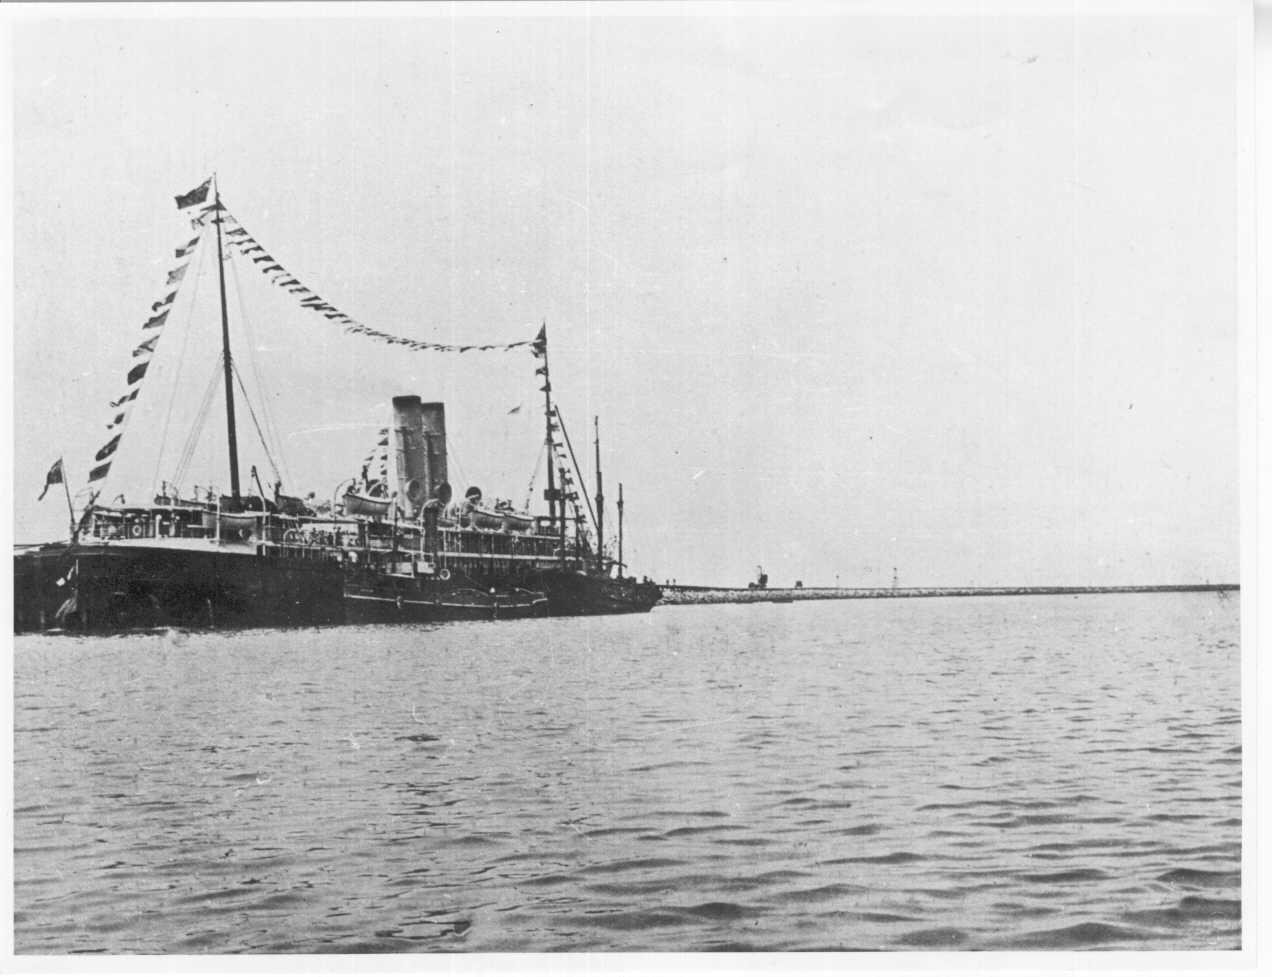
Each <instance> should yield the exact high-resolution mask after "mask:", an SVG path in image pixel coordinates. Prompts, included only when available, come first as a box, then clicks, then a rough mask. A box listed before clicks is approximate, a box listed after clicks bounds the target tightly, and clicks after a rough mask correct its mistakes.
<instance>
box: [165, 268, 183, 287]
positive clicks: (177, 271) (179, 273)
mask: <svg viewBox="0 0 1272 977" xmlns="http://www.w3.org/2000/svg"><path fill="white" fill-rule="evenodd" d="M185 270H186V266H185V265H177V267H175V268H173V269H172V271H170V272H168V284H169V285H175V284H177V282H179V281H181V279H183V278H185Z"/></svg>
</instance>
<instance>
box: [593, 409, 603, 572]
mask: <svg viewBox="0 0 1272 977" xmlns="http://www.w3.org/2000/svg"><path fill="white" fill-rule="evenodd" d="M592 425H593V427H594V428H595V429H596V569H597V572H598V573H600V572H604V570H605V489H604V487H603V483H602V481H601V419H600V418H599V417H597V416H596V415H595V414H594V415H592Z"/></svg>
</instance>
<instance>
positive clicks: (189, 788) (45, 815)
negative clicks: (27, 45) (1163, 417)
mask: <svg viewBox="0 0 1272 977" xmlns="http://www.w3.org/2000/svg"><path fill="white" fill-rule="evenodd" d="M1237 642H1238V601H1237V599H1236V598H1235V597H1234V598H1233V599H1229V600H1223V599H1220V598H1219V597H1217V596H1216V595H1214V594H1171V595H1142V596H1141V595H1134V596H1132V595H1110V596H1095V597H1091V596H1084V597H1079V598H1072V597H1038V598H986V599H969V598H964V599H932V600H894V601H860V602H858V601H845V602H818V603H803V604H798V603H797V604H791V605H751V606H714V607H667V608H658V609H656V610H655V611H654V612H653V613H652V614H651V615H649V616H641V617H631V618H619V617H616V618H601V619H593V620H551V621H538V622H524V621H523V622H509V623H491V624H456V625H447V626H443V627H431V628H430V627H420V628H394V627H385V628H334V629H326V630H315V631H303V632H275V631H255V632H247V633H239V634H234V635H222V634H178V633H172V634H168V635H154V636H151V635H146V636H141V637H138V636H130V637H120V638H108V639H100V638H98V639H74V638H48V637H26V638H22V639H19V640H18V641H17V643H16V652H15V662H14V670H15V690H14V694H15V740H14V752H15V772H14V777H15V784H14V786H15V805H16V814H15V822H14V833H15V874H16V883H15V909H16V912H15V930H16V932H15V938H16V948H17V950H18V951H19V952H28V953H48V952H54V953H62V952H94V951H96V952H111V953H118V952H177V953H192V952H234V951H241V952H276V951H278V952H320V951H351V952H367V951H380V950H386V951H392V950H402V951H429V950H442V951H455V950H473V951H499V950H519V951H526V950H704V949H746V948H754V949H763V950H795V949H855V948H860V949H955V948H979V949H997V948H1003V949H1050V948H1056V949H1076V948H1100V949H1141V948H1142V949H1153V950H1161V949H1182V948H1199V949H1225V948H1236V947H1238V946H1239V945H1240V942H1241V910H1240V867H1241V849H1240V835H1241V820H1240V818H1241V806H1240V801H1241V748H1240V715H1239V695H1238V689H1239V671H1240V667H1239V666H1240V662H1239V653H1238V644H1237Z"/></svg>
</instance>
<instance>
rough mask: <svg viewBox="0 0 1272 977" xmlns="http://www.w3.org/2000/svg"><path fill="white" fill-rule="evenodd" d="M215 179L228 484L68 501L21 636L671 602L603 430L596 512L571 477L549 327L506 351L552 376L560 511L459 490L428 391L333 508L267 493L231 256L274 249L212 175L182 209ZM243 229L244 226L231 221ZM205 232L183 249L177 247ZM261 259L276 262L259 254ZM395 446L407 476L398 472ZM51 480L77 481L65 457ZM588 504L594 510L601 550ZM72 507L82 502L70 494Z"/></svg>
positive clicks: (109, 448)
mask: <svg viewBox="0 0 1272 977" xmlns="http://www.w3.org/2000/svg"><path fill="white" fill-rule="evenodd" d="M209 187H211V188H212V196H213V202H212V203H211V204H210V205H208V206H207V207H204V208H203V210H202V211H201V212H200V218H196V220H195V222H194V223H195V225H196V226H200V225H206V224H211V226H212V227H214V228H215V240H216V257H217V259H218V260H217V266H218V278H219V286H220V312H221V353H220V358H221V368H222V370H223V374H224V383H225V413H226V431H227V441H228V444H227V448H228V473H229V491H228V492H226V493H222V492H220V491H218V490H216V489H214V488H209V489H207V490H205V491H203V492H200V491H198V490H196V491H195V492H194V493H191V495H189V496H183V493H182V492H181V491H180V489H179V488H177V487H176V486H175V485H173V486H170V485H169V484H168V483H166V482H165V483H164V484H163V487H162V490H161V491H160V492H158V493H157V494H156V495H155V497H154V500H153V503H152V504H149V505H140V506H138V505H125V504H122V502H121V504H118V505H104V504H99V502H98V499H99V497H100V488H98V490H97V491H95V492H94V493H93V494H92V495H91V497H90V498H89V501H88V503H87V504H86V505H85V507H84V509H83V511H82V513H80V514H79V515H78V517H77V516H76V514H75V513H74V510H73V509H72V512H71V527H72V528H71V538H70V540H69V541H68V542H60V543H49V544H45V545H42V546H28V547H22V548H19V549H17V550H15V555H14V626H15V630H16V631H18V632H22V631H32V630H55V629H62V630H70V631H84V632H94V633H100V632H116V631H125V630H131V629H136V628H148V627H195V628H205V627H210V628H231V627H256V626H274V627H288V626H312V625H326V624H341V623H346V622H348V623H361V622H435V621H449V620H460V619H472V618H477V619H506V618H517V617H530V616H540V615H545V614H559V615H574V614H617V613H630V612H643V611H648V610H649V609H650V608H652V607H653V606H654V604H655V603H657V601H658V599H659V598H660V597H661V591H660V590H659V588H658V587H657V586H656V585H655V584H653V583H652V582H651V581H640V582H638V581H636V580H635V579H634V578H628V577H625V576H623V573H624V570H625V569H626V568H625V566H624V565H623V560H622V505H623V502H622V494H621V486H620V496H619V547H618V549H619V555H618V558H617V559H614V558H611V557H610V556H609V555H608V554H607V553H606V550H605V546H604V543H603V540H604V536H603V527H604V495H603V492H602V489H601V473H600V439H599V422H598V425H597V440H596V445H597V474H596V478H597V491H596V508H595V509H593V508H592V506H591V500H589V499H587V497H586V495H583V496H581V495H580V492H579V491H578V490H577V489H576V482H575V479H576V478H577V481H578V483H579V484H581V483H582V481H583V476H582V473H581V471H580V470H579V468H578V465H577V463H575V458H574V450H573V447H572V446H571V445H570V444H569V436H568V434H567V433H566V432H565V426H564V421H563V419H562V417H561V413H560V410H559V409H558V407H557V406H556V405H555V404H554V403H553V400H552V392H551V391H552V385H551V380H550V374H549V371H548V339H547V326H546V324H544V326H543V328H541V329H540V330H539V332H538V335H537V336H536V337H535V338H534V339H533V340H526V341H521V342H517V343H511V344H507V347H506V348H509V349H511V348H512V347H516V346H526V347H529V348H530V351H531V352H532V353H533V354H534V357H535V359H536V361H538V366H537V369H536V374H537V375H538V376H540V377H542V378H543V386H542V387H541V388H540V390H541V391H542V393H543V395H544V418H545V440H544V447H545V453H546V457H547V459H548V466H547V489H546V490H545V492H544V499H545V501H546V502H547V503H548V513H547V514H546V515H543V514H533V513H531V512H529V511H525V510H522V509H518V508H516V507H514V506H513V505H512V503H511V502H508V501H505V500H493V501H491V500H487V499H486V497H485V496H484V494H483V492H482V490H481V489H480V488H479V487H477V486H471V487H469V488H468V489H467V490H466V491H465V493H464V495H463V497H462V499H461V498H457V497H456V495H455V493H454V491H453V489H452V487H451V484H450V482H449V480H448V477H449V473H448V470H447V455H448V451H447V438H446V412H445V406H444V404H442V403H439V402H425V401H424V400H423V399H422V398H421V397H419V396H417V395H414V394H407V395H401V396H396V397H393V398H392V424H391V426H390V427H389V428H386V429H384V430H383V431H382V432H381V438H380V439H379V441H378V443H377V448H378V449H379V454H380V461H381V466H380V471H379V476H380V477H378V478H372V477H371V473H370V471H369V466H368V465H364V466H363V470H362V477H361V478H360V479H359V478H354V479H348V480H346V481H345V482H342V483H339V484H338V485H337V487H336V491H335V492H334V493H333V495H332V497H331V500H330V501H329V502H317V501H316V499H317V494H316V493H314V492H310V493H309V494H308V495H307V496H305V497H304V498H301V497H299V496H294V495H285V494H284V493H283V486H282V482H281V480H276V481H275V482H274V484H273V486H272V491H266V490H265V488H264V487H263V486H262V485H261V482H260V479H259V477H258V476H257V473H256V469H255V468H252V470H251V478H252V481H253V482H254V487H255V492H249V491H245V490H244V486H243V485H242V484H241V482H240V478H239V463H238V459H239V452H238V442H237V430H236V424H235V397H234V378H235V375H236V372H235V370H234V360H233V358H232V356H231V350H230V337H229V325H228V311H227V305H226V299H225V270H224V266H225V262H226V260H227V258H228V257H230V254H227V252H230V253H231V254H232V253H234V252H235V251H237V254H238V255H239V256H246V255H248V254H251V253H252V252H257V251H259V252H261V253H262V254H263V255H264V261H265V262H273V259H272V258H270V256H269V255H268V254H266V253H265V252H264V248H263V246H261V245H259V244H257V243H256V242H255V241H254V239H253V238H252V237H251V236H250V234H248V232H247V231H246V229H244V228H243V227H242V225H241V224H240V223H239V222H238V221H237V219H235V218H234V217H232V215H230V214H229V212H228V211H227V209H226V208H225V206H224V205H223V203H222V201H221V197H220V193H219V190H218V189H217V188H216V186H215V177H212V178H210V179H209V180H208V181H205V183H203V184H201V185H200V187H197V188H196V189H195V190H193V191H191V192H190V193H188V194H184V195H182V196H180V197H178V198H177V204H178V207H179V208H180V209H185V208H187V207H190V206H193V205H194V204H201V203H203V202H204V201H205V200H206V198H207V195H208V189H209ZM231 224H233V225H236V226H234V227H233V228H232V229H230V230H228V231H224V230H223V229H224V228H225V227H226V226H227V225H231ZM201 237H202V234H200V235H199V237H196V239H195V240H193V241H191V242H190V243H189V244H187V245H186V246H185V247H184V248H181V249H178V251H177V255H178V257H182V256H183V254H188V253H189V252H190V251H191V250H192V249H193V248H195V247H196V246H197V244H198V241H199V240H200V238H201ZM227 238H228V239H230V240H229V241H228V242H227ZM251 260H252V261H253V263H254V264H258V265H260V264H262V262H261V259H260V258H259V257H258V258H252V259H251ZM261 270H262V271H263V272H265V273H266V274H272V278H271V281H272V282H273V283H274V284H277V285H280V287H285V288H287V289H288V290H290V291H292V292H293V293H300V294H309V295H310V296H311V298H309V299H305V300H304V301H303V302H302V305H304V306H305V307H306V308H309V309H312V310H316V311H318V312H321V313H324V314H325V316H326V318H328V319H334V320H335V321H336V322H337V323H338V324H343V325H344V327H345V329H346V331H349V332H355V333H363V334H369V335H372V336H374V337H378V338H381V339H383V340H386V341H389V342H394V343H400V344H403V345H408V346H412V347H414V348H434V349H440V350H443V351H449V350H452V349H456V348H457V347H450V346H443V345H441V344H434V343H426V342H422V341H417V340H410V339H405V338H402V337H393V336H389V335H388V334H386V333H382V332H379V331H377V330H372V329H369V328H367V327H365V326H363V325H362V324H361V323H359V322H357V321H356V320H353V319H352V318H350V317H349V316H346V315H345V314H344V313H341V312H339V311H338V310H334V307H332V306H330V305H327V304H325V303H322V302H321V300H320V299H317V296H313V295H312V293H311V292H310V290H309V289H307V288H304V287H303V286H299V282H298V281H297V279H295V278H292V277H290V276H289V274H288V273H287V272H286V270H285V269H282V266H281V265H280V264H278V263H277V262H273V263H272V264H270V265H269V266H268V267H261ZM183 274H184V266H181V267H180V268H178V269H175V270H174V271H173V272H172V273H170V275H169V284H173V283H174V282H179V281H180V278H181V276H182V275H183ZM297 286H299V287H297ZM176 295H177V293H176V291H173V292H172V293H170V294H169V295H168V296H167V297H165V298H164V299H163V300H161V301H160V302H157V303H155V306H154V307H153V308H152V311H156V312H157V314H156V316H154V317H153V318H152V319H151V320H150V321H149V322H147V324H146V325H145V326H144V327H143V329H147V330H158V329H162V326H163V322H164V319H165V318H166V316H167V311H168V309H169V308H170V306H171V303H172V301H173V300H174V299H175V297H176ZM156 323H157V325H156ZM158 338H159V332H158V331H155V332H154V334H153V336H151V337H150V338H148V339H147V340H146V341H145V342H144V343H143V344H142V345H141V346H139V347H138V350H137V351H135V352H134V355H135V356H138V355H144V356H145V359H143V360H142V362H141V363H139V364H138V365H136V366H134V367H133V369H132V370H131V371H130V372H129V374H128V384H129V388H128V390H127V391H126V393H125V395H124V396H123V397H121V398H120V399H119V400H118V401H114V402H112V405H111V406H112V408H113V409H115V410H121V409H122V412H121V413H119V414H118V415H117V416H116V417H115V422H114V423H113V424H112V425H111V426H112V428H113V427H115V426H120V427H121V431H120V433H119V434H116V435H115V436H114V437H113V438H112V439H111V440H110V441H109V442H107V444H106V446H104V447H103V448H102V450H101V451H99V452H98V453H97V456H96V460H97V461H98V462H100V464H98V466H97V467H96V468H94V469H93V470H92V473H91V474H90V477H89V482H90V487H92V486H94V484H95V483H97V482H100V481H101V480H103V479H104V478H105V477H106V475H107V473H108V472H109V470H110V467H111V464H112V462H113V457H112V456H113V454H114V452H115V451H116V449H117V448H118V445H119V442H120V439H121V437H122V434H123V429H122V428H123V425H125V424H126V422H127V411H128V410H129V409H130V408H131V406H132V404H133V403H134V402H135V401H136V399H137V397H138V395H139V393H140V391H141V385H142V382H143V379H144V376H145V372H146V367H147V365H148V364H149V361H150V359H149V358H150V356H151V355H152V354H153V353H154V351H155V348H156V346H157V341H158ZM468 348H472V347H458V349H460V350H463V349H468ZM479 348H484V349H493V348H500V347H490V346H487V347H479ZM218 382H219V381H218ZM244 395H246V392H245V391H244ZM249 407H250V404H249ZM253 419H254V418H253ZM558 435H560V436H561V438H562V439H563V441H558ZM390 443H391V445H392V452H391V453H392V455H393V458H394V465H393V467H394V469H395V472H396V481H394V480H393V479H392V478H391V477H390V472H389V455H390ZM563 448H568V459H567V457H566V455H565V453H564V452H563V450H562V449H563ZM373 454H374V449H373ZM567 460H568V461H569V462H570V464H568V465H567V463H566V462H567ZM55 475H56V477H54V476H55ZM47 481H48V482H49V483H54V482H58V481H61V482H63V483H64V484H65V472H64V469H63V468H62V465H61V462H60V461H59V462H58V464H57V465H55V466H54V470H52V471H50V473H49V479H48V480H47ZM47 487H48V486H47V484H46V490H47ZM580 497H582V498H583V499H584V501H585V502H586V505H587V509H588V512H589V514H590V515H591V523H592V526H593V527H594V528H595V531H596V535H595V542H593V537H592V535H591V532H590V531H589V527H588V518H587V516H585V515H584V514H583V512H582V511H581V509H580V506H579V499H580ZM67 501H68V505H70V492H69V489H68V491H67Z"/></svg>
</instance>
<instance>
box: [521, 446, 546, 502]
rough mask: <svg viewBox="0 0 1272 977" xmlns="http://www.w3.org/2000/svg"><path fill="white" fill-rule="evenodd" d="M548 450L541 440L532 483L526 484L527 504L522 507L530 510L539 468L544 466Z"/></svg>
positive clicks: (531, 478)
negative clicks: (545, 454)
mask: <svg viewBox="0 0 1272 977" xmlns="http://www.w3.org/2000/svg"><path fill="white" fill-rule="evenodd" d="M547 450H548V446H547V443H546V442H543V441H540V442H539V455H538V457H537V458H536V459H535V462H534V471H532V472H531V473H530V484H529V485H527V486H526V504H525V505H523V506H522V507H521V508H522V509H524V510H525V511H527V512H529V511H530V500H531V499H533V498H534V483H535V482H537V481H538V480H539V469H540V468H542V467H543V455H544V452H546V451H547Z"/></svg>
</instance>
